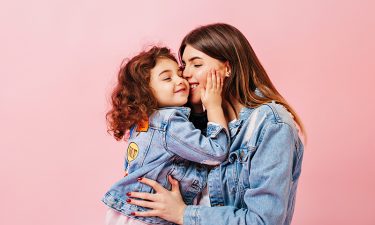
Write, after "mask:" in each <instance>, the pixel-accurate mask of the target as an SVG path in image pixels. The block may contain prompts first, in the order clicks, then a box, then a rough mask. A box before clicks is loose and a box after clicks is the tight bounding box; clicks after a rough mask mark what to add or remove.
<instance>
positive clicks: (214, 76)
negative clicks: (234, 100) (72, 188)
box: [211, 70, 217, 90]
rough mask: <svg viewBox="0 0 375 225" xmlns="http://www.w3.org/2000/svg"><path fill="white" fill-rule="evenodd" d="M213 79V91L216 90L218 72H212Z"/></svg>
mask: <svg viewBox="0 0 375 225" xmlns="http://www.w3.org/2000/svg"><path fill="white" fill-rule="evenodd" d="M211 77H212V78H211V79H212V90H216V88H217V83H216V70H214V71H212V73H211Z"/></svg>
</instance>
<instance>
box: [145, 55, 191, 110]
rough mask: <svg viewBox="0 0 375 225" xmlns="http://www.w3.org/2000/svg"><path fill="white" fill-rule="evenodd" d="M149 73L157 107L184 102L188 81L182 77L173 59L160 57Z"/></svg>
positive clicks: (186, 96)
mask: <svg viewBox="0 0 375 225" xmlns="http://www.w3.org/2000/svg"><path fill="white" fill-rule="evenodd" d="M150 73H151V77H150V87H151V89H152V90H153V94H154V96H155V98H156V100H157V102H158V107H168V106H183V105H184V104H186V102H187V99H188V96H189V83H188V82H187V80H185V79H184V78H183V77H182V73H181V71H180V69H179V67H178V64H177V63H176V62H175V61H173V60H171V59H167V58H160V59H158V60H157V63H156V65H155V67H154V68H153V69H152V70H151V71H150Z"/></svg>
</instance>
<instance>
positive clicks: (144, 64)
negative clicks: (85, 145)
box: [106, 46, 177, 141]
mask: <svg viewBox="0 0 375 225" xmlns="http://www.w3.org/2000/svg"><path fill="white" fill-rule="evenodd" d="M159 58H167V59H171V60H173V61H175V62H176V63H177V60H176V58H175V57H174V55H172V53H171V52H170V50H169V49H168V48H166V47H156V46H154V47H152V48H151V49H150V50H148V51H143V52H141V53H139V54H138V55H137V56H135V57H133V58H132V59H130V60H124V62H123V63H122V64H121V67H120V71H119V73H118V83H117V85H116V86H115V88H114V90H113V92H112V95H111V109H110V110H109V111H108V112H107V114H106V119H107V123H108V130H107V131H108V132H109V133H112V134H113V136H114V138H115V139H116V140H117V141H119V140H121V139H122V138H123V136H124V135H125V132H126V131H127V130H129V129H130V128H131V127H132V126H133V125H136V124H138V123H140V122H142V121H143V120H144V119H146V118H147V117H148V116H149V115H151V113H152V112H153V111H155V110H156V109H157V107H158V104H157V101H156V98H155V97H154V95H153V92H152V90H151V87H150V85H149V84H150V76H151V74H150V71H151V69H153V68H154V67H155V65H156V63H157V60H158V59H159Z"/></svg>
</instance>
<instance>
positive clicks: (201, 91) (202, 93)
mask: <svg viewBox="0 0 375 225" xmlns="http://www.w3.org/2000/svg"><path fill="white" fill-rule="evenodd" d="M205 92H206V89H205V88H204V87H202V88H201V89H200V94H201V100H202V102H203V100H204V97H205Z"/></svg>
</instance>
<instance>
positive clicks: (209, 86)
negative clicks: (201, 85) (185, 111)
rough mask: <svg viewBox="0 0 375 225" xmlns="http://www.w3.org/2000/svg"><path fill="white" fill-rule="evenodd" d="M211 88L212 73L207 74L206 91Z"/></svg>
mask: <svg viewBox="0 0 375 225" xmlns="http://www.w3.org/2000/svg"><path fill="white" fill-rule="evenodd" d="M211 88H212V71H210V72H209V73H208V74H207V82H206V89H211Z"/></svg>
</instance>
